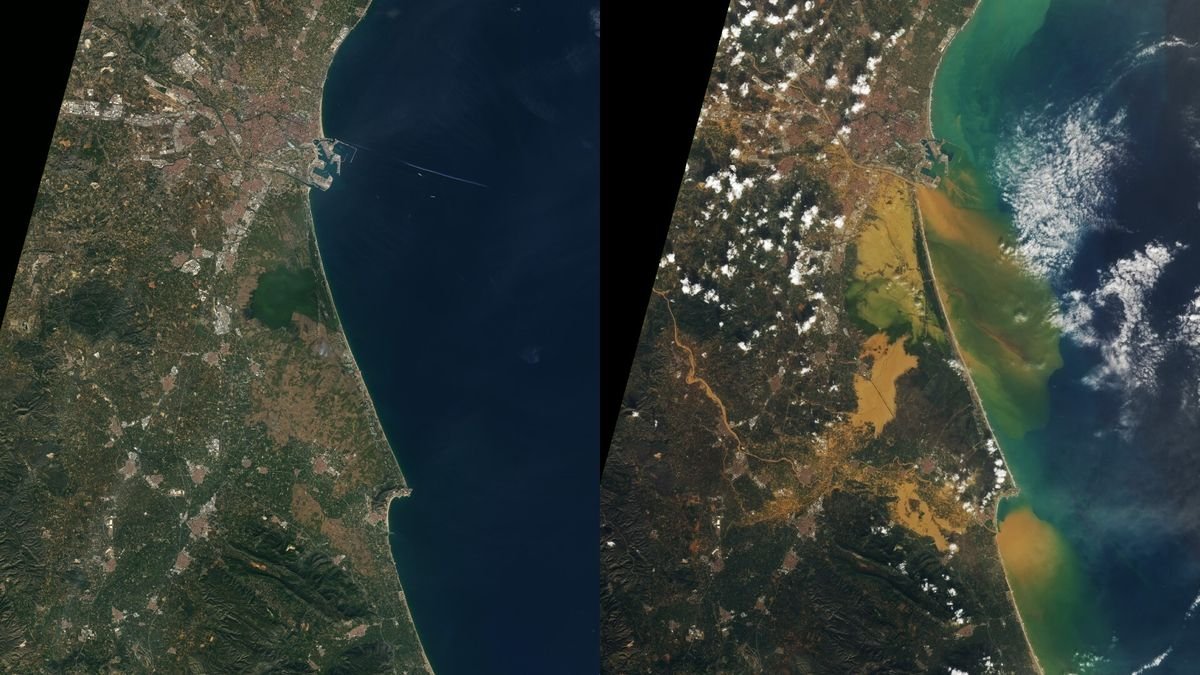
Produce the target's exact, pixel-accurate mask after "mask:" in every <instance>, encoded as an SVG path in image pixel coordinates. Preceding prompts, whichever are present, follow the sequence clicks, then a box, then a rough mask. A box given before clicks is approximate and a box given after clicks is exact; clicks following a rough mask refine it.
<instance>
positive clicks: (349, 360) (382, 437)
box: [304, 0, 434, 674]
mask: <svg viewBox="0 0 1200 675" xmlns="http://www.w3.org/2000/svg"><path fill="white" fill-rule="evenodd" d="M373 4H374V0H368V2H367V4H366V5H365V6H364V7H363V11H362V14H361V15H360V16H359V17H358V21H356V22H355V23H354V25H353V26H350V30H349V32H347V33H346V35H345V37H343V38H342V40H341V41H339V42H338V44H337V48H336V49H334V50H333V53H332V54H330V57H329V66H328V67H327V68H326V69H325V78H324V79H322V80H321V93H320V95H319V96H318V97H317V130H318V132H319V133H320V135H321V137H322V138H324V137H325V84H326V82H328V80H329V71H330V70H331V69H332V68H333V63H334V61H336V60H337V56H338V52H340V51H341V49H342V47H343V46H344V45H345V44H346V40H347V39H349V38H350V36H351V35H353V34H354V30H355V29H356V28H358V26H359V24H360V23H362V21H363V19H365V18H366V16H367V13H368V12H370V10H371V6H372V5H373ZM312 189H313V188H312V186H311V185H306V186H305V187H304V190H305V202H304V209H305V213H306V214H307V215H308V227H309V234H310V236H311V237H312V245H313V246H312V250H313V256H314V260H313V264H314V265H315V267H316V271H317V272H318V274H319V276H320V278H321V287H322V290H323V291H324V293H325V296H326V298H327V299H328V300H329V307H330V309H331V310H332V312H333V316H334V318H335V319H337V322H338V333H339V334H340V335H341V338H342V344H343V346H344V347H345V350H346V351H345V359H344V361H345V363H346V365H347V367H349V368H350V370H351V372H352V373H353V375H354V379H355V381H356V382H357V383H358V389H359V391H360V392H361V395H362V397H363V400H365V401H366V404H367V408H368V410H370V417H371V422H372V432H373V434H372V435H374V436H375V437H376V438H378V439H379V442H380V443H381V444H382V445H383V447H384V448H386V449H387V452H388V454H389V456H390V457H391V459H392V463H393V465H394V466H395V467H396V473H397V474H398V475H399V476H400V482H401V484H402V485H403V489H405V490H407V491H406V492H404V493H398V492H396V491H392V493H391V494H389V495H388V497H387V505H386V507H385V508H386V509H387V510H386V513H385V516H384V525H385V527H386V528H387V533H388V535H389V537H390V535H391V532H392V520H391V519H392V504H393V503H394V502H395V501H396V500H397V499H402V498H403V497H407V496H408V495H409V494H411V488H409V486H408V481H407V480H406V479H405V477H404V470H403V468H402V467H401V466H400V460H399V459H397V458H396V452H395V450H394V449H393V448H392V445H391V442H390V441H389V440H388V437H387V434H386V433H385V432H384V430H383V424H382V423H381V422H380V420H379V412H378V411H377V410H376V409H375V401H374V399H372V398H371V392H370V391H369V390H368V389H367V383H366V382H365V381H364V380H363V376H362V369H360V368H359V366H358V360H357V359H356V358H355V357H354V350H353V349H352V348H351V347H350V338H349V336H348V335H347V334H346V330H345V328H344V326H345V324H343V323H342V318H341V316H340V315H339V314H338V309H337V302H336V301H335V300H334V298H333V289H332V287H331V286H330V284H329V277H328V276H327V275H326V274H325V264H324V262H322V259H321V242H320V238H319V237H317V222H316V218H314V216H313V209H312ZM384 546H385V548H386V549H387V552H388V560H390V561H391V563H392V572H393V573H394V574H395V575H396V584H397V585H398V586H399V587H400V594H401V602H402V603H403V605H404V613H405V615H406V616H407V617H408V622H409V624H410V625H412V627H413V633H414V635H416V638H417V646H418V648H419V650H420V653H421V661H422V662H423V663H424V664H425V670H426V671H427V672H429V673H431V674H432V673H434V670H433V666H432V664H430V663H429V656H428V655H427V654H426V653H425V645H424V643H423V642H422V640H421V631H420V629H419V628H418V627H417V623H416V621H414V620H413V616H412V608H411V607H409V606H408V598H407V595H406V594H405V593H404V582H403V581H402V580H401V579H400V571H399V569H398V568H397V566H396V558H395V555H393V553H392V546H391V542H390V541H385V542H384Z"/></svg>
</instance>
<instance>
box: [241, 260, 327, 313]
mask: <svg viewBox="0 0 1200 675" xmlns="http://www.w3.org/2000/svg"><path fill="white" fill-rule="evenodd" d="M317 289H318V286H317V278H316V275H315V274H313V272H312V270H311V269H293V268H290V267H277V268H275V269H273V270H271V271H269V272H264V273H263V274H262V275H261V276H260V277H258V288H257V289H255V291H254V298H253V300H252V301H251V303H250V307H251V316H253V317H254V318H256V319H258V320H259V321H262V322H263V323H264V324H266V325H268V326H270V327H271V328H283V327H285V326H288V325H290V324H291V323H292V314H293V313H299V314H303V315H304V316H307V317H308V318H310V319H316V318H317Z"/></svg>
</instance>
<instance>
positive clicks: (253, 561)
mask: <svg viewBox="0 0 1200 675" xmlns="http://www.w3.org/2000/svg"><path fill="white" fill-rule="evenodd" d="M598 53H599V9H598V8H597V6H596V5H595V4H594V3H591V2H574V3H541V4H533V3H530V4H528V5H527V6H524V7H522V6H521V5H519V4H514V3H511V2H509V3H496V2H473V3H472V2H467V3H457V4H455V5H450V4H446V3H411V2H396V1H392V0H376V1H375V2H368V1H367V0H303V1H302V2H282V1H278V0H247V1H239V2H223V1H209V0H185V1H182V2H161V3H147V2H137V1H133V0H129V1H125V0H93V2H91V3H90V5H89V6H88V9H87V14H86V17H85V18H84V20H83V25H82V30H81V32H80V33H79V35H78V44H77V47H76V49H75V55H74V62H73V65H72V66H71V69H70V75H69V79H68V80H67V83H66V90H65V91H64V92H62V101H61V106H60V107H59V110H58V111H57V126H56V127H55V129H54V133H53V138H52V141H51V143H50V150H49V153H48V155H47V158H46V162H45V168H44V170H43V171H42V173H41V182H40V186H39V190H38V194H37V200H36V203H35V205H34V207H33V215H32V218H31V221H30V223H29V227H28V233H27V235H26V236H25V239H24V246H23V249H22V250H21V252H20V259H19V263H18V265H17V268H16V273H15V278H14V280H13V289H12V292H11V294H10V295H9V296H8V302H7V305H6V309H5V312H4V318H3V326H2V328H0V411H2V412H0V495H3V498H2V500H0V504H2V507H0V508H2V509H3V514H2V521H3V525H0V672H5V673H43V672H45V673H98V672H113V673H115V672H122V673H268V672H270V673H285V672H286V673H293V672H294V673H307V672H322V673H355V674H357V673H424V672H433V671H434V670H435V669H436V670H437V672H441V673H484V672H487V673H533V672H546V673H553V672H588V671H589V670H594V669H595V664H596V661H597V653H598V646H597V641H596V629H595V625H596V623H597V621H598V619H597V616H596V612H595V607H596V602H597V599H596V590H595V578H596V574H597V571H598V561H597V558H596V556H595V549H594V544H593V541H594V536H595V529H594V528H595V518H596V513H597V503H596V497H595V495H596V494H597V486H596V477H595V457H596V454H595V450H596V445H597V441H596V438H597V435H598V433H597V430H596V427H597V424H596V416H595V409H596V403H595V398H596V390H597V385H596V379H595V374H594V371H595V365H594V364H595V360H596V352H597V346H596V340H597V339H598V338H595V337H591V336H594V335H596V334H597V333H598V331H597V326H596V321H597V319H596V315H597V310H596V306H595V304H594V303H592V304H589V303H588V302H587V301H586V298H587V297H589V296H590V297H594V296H595V295H596V287H597V285H598V272H597V269H596V268H597V266H598V261H597V258H598V251H597V247H596V246H595V244H594V239H595V232H596V230H597V227H598V225H597V223H598V204H597V199H598V196H597V190H596V180H597V179H596V175H597V172H598V159H597V156H598V144H599V139H598V110H597V99H598V87H597V69H598ZM36 168H40V167H36ZM564 223H566V224H569V225H571V227H563V224H564ZM567 272H571V273H575V277H574V279H573V280H572V281H570V282H558V283H556V284H555V286H554V287H553V290H552V291H548V290H546V283H545V281H546V279H547V278H550V277H560V278H565V277H566V276H567ZM334 298H336V299H337V306H336V308H335V305H334ZM566 298H569V303H568V300H566ZM581 298H582V299H581ZM567 304H570V305H571V306H570V307H566V305H567ZM343 317H344V318H345V323H343ZM501 319H507V322H505V321H503V320H501ZM579 334H582V337H581V336H580V335H579ZM481 342H482V343H486V344H482V345H481V344H479V343H481ZM351 343H353V346H354V353H353V354H352V353H351V349H350V347H351ZM588 366H591V368H592V371H593V372H592V376H591V377H588V371H587V370H585V368H586V367H588ZM360 367H361V369H360ZM564 439H566V441H565V442H564ZM389 441H390V442H389ZM393 451H394V453H393ZM535 460H536V465H535ZM401 465H403V466H405V468H406V469H407V468H408V467H412V468H413V472H412V474H411V476H410V478H412V483H411V484H410V483H409V482H408V481H407V480H406V477H405V476H404V475H402V473H401V470H400V466H401ZM525 485H536V486H538V490H529V489H528V488H526V487H524V486H525ZM589 494H590V495H591V498H589ZM551 502H553V504H552V507H551ZM402 581H403V588H402V585H401V582H402ZM406 591H410V592H411V596H412V598H411V599H410V598H409V597H408V594H407V593H406ZM517 598H519V600H518V599H517ZM410 607H412V611H411V612H410ZM418 627H419V631H418ZM545 643H549V645H550V646H546V644H545ZM463 644H470V645H472V649H462V645H463Z"/></svg>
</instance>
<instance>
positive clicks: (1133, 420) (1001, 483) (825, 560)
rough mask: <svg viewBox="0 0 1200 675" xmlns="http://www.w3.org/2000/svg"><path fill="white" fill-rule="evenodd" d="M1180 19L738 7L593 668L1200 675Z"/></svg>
mask: <svg viewBox="0 0 1200 675" xmlns="http://www.w3.org/2000/svg"><path fill="white" fill-rule="evenodd" d="M1198 255H1200V5H1197V3H1194V2H1188V1H1186V0H1154V1H1151V2H1143V3H1120V2H1113V1H1107V0H979V1H978V2H976V0H871V1H866V0H863V1H857V0H804V1H801V2H786V1H784V0H761V1H755V0H734V1H733V2H732V3H731V4H730V7H729V11H728V15H727V17H726V21H725V25H724V28H723V30H722V33H721V38H720V43H719V47H718V50H717V54H716V59H715V62H714V63H713V66H712V72H711V77H710V80H709V84H708V89H707V93H706V94H705V99H704V104H703V108H702V110H701V112H700V119H699V122H698V125H697V127H696V133H695V137H694V140H693V143H692V146H691V151H690V154H689V155H688V157H687V165H686V169H685V172H684V177H683V181H682V185H680V187H679V192H678V197H677V201H676V205H675V211H674V215H673V218H672V222H671V228H670V231H669V234H668V238H667V242H666V245H665V248H664V250H663V251H662V256H661V260H660V262H659V269H658V273H657V278H656V280H655V284H654V288H653V289H652V291H651V292H650V293H648V294H647V295H649V304H648V305H647V310H646V315H645V321H644V324H643V327H642V333H641V340H640V343H639V346H638V351H637V355H636V357H635V360H634V364H633V368H632V371H631V373H630V376H629V379H628V383H627V386H626V389H625V393H624V398H623V400H622V405H621V412H620V417H619V419H618V421H617V427H616V431H615V433H614V437H613V442H612V446H611V450H610V454H609V456H608V461H607V465H606V466H605V470H604V474H603V478H602V482H601V524H600V525H601V526H600V540H599V550H600V556H601V569H602V571H601V579H600V581H601V615H602V628H601V641H602V646H601V649H602V661H601V670H602V671H603V672H609V673H633V672H642V673H649V672H677V673H717V672H721V673H740V672H770V673H866V672H871V673H935V672H936V673H1033V672H1044V673H1138V674H1140V673H1143V672H1150V671H1152V672H1155V673H1194V672H1200V639H1198V637H1200V623H1197V622H1200V618H1198V617H1196V614H1197V610H1198V608H1200V595H1198V593H1200V498H1198V497H1197V491H1196V485H1197V480H1198V477H1200V453H1198V452H1197V442H1196V438H1197V437H1198V436H1200V387H1198V386H1197V382H1200V332H1198V331H1197V328H1198V327H1200V265H1198V264H1197V263H1198V262H1200V259H1198V258H1197V256H1198Z"/></svg>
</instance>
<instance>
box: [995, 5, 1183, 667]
mask: <svg viewBox="0 0 1200 675" xmlns="http://www.w3.org/2000/svg"><path fill="white" fill-rule="evenodd" d="M1003 1H1005V0H984V2H1003ZM1003 91H1004V92H1005V93H1006V96H1007V100H1006V103H1005V104H1004V109H1005V111H1006V112H1005V113H1004V114H1002V115H1000V116H999V119H1000V127H1001V128H1000V129H997V130H996V131H997V132H998V134H999V135H1000V137H1001V139H1002V140H1001V142H1000V143H999V144H998V146H997V150H996V159H995V167H994V169H995V171H994V176H995V178H996V181H997V183H998V184H999V185H1000V186H1001V188H1002V191H1003V192H1004V201H1005V205H1006V207H1007V209H1008V211H1009V213H1010V215H1011V216H1012V218H1013V222H1014V226H1015V232H1016V235H1017V237H1018V239H1019V241H1020V245H1019V248H1020V249H1021V252H1022V254H1024V255H1025V256H1026V258H1027V259H1028V260H1030V261H1031V262H1032V266H1033V267H1034V269H1035V270H1036V271H1037V272H1039V273H1041V274H1043V275H1044V276H1046V277H1047V278H1048V279H1049V280H1050V281H1051V284H1052V286H1053V288H1054V291H1055V295H1056V296H1057V298H1058V302H1059V316H1058V317H1057V319H1056V320H1057V321H1058V322H1059V323H1060V325H1061V327H1062V329H1063V338H1062V341H1061V345H1060V348H1061V351H1062V355H1063V360H1064V365H1063V367H1062V368H1061V369H1060V370H1058V371H1057V372H1056V373H1055V374H1054V375H1053V376H1052V377H1051V379H1050V383H1049V387H1050V406H1051V415H1050V422H1049V423H1048V425H1047V426H1046V427H1045V428H1043V429H1041V430H1038V431H1035V432H1032V433H1031V434H1029V435H1028V436H1027V437H1026V438H1025V439H1023V441H1022V442H1021V443H1022V445H1024V446H1025V447H1026V448H1029V449H1032V450H1033V452H1032V453H1030V454H1032V456H1033V457H1032V458H1031V459H1028V460H1023V462H1022V464H1021V466H1019V467H1016V468H1017V469H1019V470H1018V471H1017V474H1016V478H1017V481H1018V483H1019V484H1020V485H1021V486H1022V493H1023V495H1022V499H1024V500H1026V501H1027V502H1029V503H1030V504H1031V505H1032V506H1033V508H1034V510H1035V511H1036V512H1037V514H1038V515H1039V516H1040V517H1041V518H1043V519H1045V520H1048V521H1050V522H1051V523H1052V524H1053V525H1054V526H1055V527H1056V528H1057V529H1058V530H1059V531H1061V532H1062V533H1063V534H1064V536H1065V537H1066V538H1067V540H1068V541H1070V543H1071V545H1072V547H1073V549H1074V550H1075V552H1076V553H1077V554H1078V556H1079V558H1080V561H1081V563H1082V567H1083V570H1084V573H1085V575H1086V584H1087V587H1088V591H1087V593H1088V594H1089V595H1090V598H1089V601H1091V602H1092V603H1093V604H1094V606H1095V608H1096V609H1095V611H1096V612H1097V613H1098V614H1099V615H1100V621H1099V624H1100V625H1103V626H1105V627H1106V629H1105V632H1104V634H1102V635H1092V636H1088V637H1087V638H1086V639H1085V644H1084V645H1083V648H1081V649H1080V650H1079V652H1078V653H1077V654H1076V659H1075V664H1076V669H1077V672H1096V673H1130V672H1135V671H1136V672H1139V673H1140V672H1153V673H1155V674H1156V675H1157V674H1158V673H1164V674H1165V673H1200V608H1198V606H1200V3H1197V2H1194V1H1191V2H1185V1H1182V0H1146V1H1144V2H1119V1H1117V0H1054V1H1053V2H1051V3H1050V6H1049V10H1048V11H1047V13H1046V18H1045V21H1044V23H1043V25H1042V27H1041V29H1040V30H1039V31H1038V32H1037V34H1036V35H1035V36H1034V37H1033V39H1032V40H1031V41H1030V42H1029V44H1028V45H1026V46H1025V48H1024V50H1023V52H1022V53H1020V54H1019V55H1017V56H1016V57H1015V58H1014V59H1013V62H1012V66H1011V68H1010V71H1009V75H1008V77H1007V80H1006V81H1005V83H1004V86H1003ZM1023 454H1024V453H1023Z"/></svg>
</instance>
